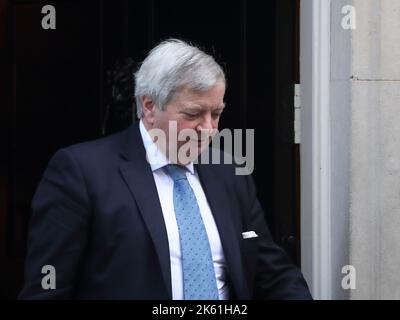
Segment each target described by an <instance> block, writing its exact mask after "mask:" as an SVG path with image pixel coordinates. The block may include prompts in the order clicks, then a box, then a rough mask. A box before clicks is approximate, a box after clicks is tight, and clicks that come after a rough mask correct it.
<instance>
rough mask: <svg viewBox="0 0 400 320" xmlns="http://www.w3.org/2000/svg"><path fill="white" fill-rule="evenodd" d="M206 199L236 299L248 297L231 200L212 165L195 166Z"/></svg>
mask: <svg viewBox="0 0 400 320" xmlns="http://www.w3.org/2000/svg"><path fill="white" fill-rule="evenodd" d="M196 167H197V171H198V174H199V177H200V182H201V184H202V187H203V190H204V192H205V194H206V196H207V201H208V203H209V205H210V207H211V211H212V213H213V216H214V219H215V223H216V224H217V228H218V232H219V236H220V239H221V242H222V247H223V250H224V255H225V259H226V263H227V267H228V271H229V274H230V278H231V281H232V285H233V288H234V290H235V293H236V298H237V299H249V298H250V294H249V290H248V287H247V284H246V283H245V281H244V280H245V275H244V271H243V264H242V259H241V254H240V245H239V237H238V236H239V235H238V234H237V231H235V227H234V225H233V221H232V219H233V217H232V216H231V210H230V207H229V204H230V203H231V200H230V199H229V197H228V195H227V194H226V192H225V187H224V186H223V185H222V183H221V179H218V176H217V175H216V174H215V173H214V172H213V170H212V165H205V164H199V165H197V166H196Z"/></svg>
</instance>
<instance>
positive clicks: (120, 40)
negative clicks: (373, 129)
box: [0, 0, 300, 298]
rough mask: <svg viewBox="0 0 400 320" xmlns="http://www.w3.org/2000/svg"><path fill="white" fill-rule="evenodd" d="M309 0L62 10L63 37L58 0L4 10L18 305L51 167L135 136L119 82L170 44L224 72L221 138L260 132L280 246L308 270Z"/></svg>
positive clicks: (8, 281)
mask: <svg viewBox="0 0 400 320" xmlns="http://www.w3.org/2000/svg"><path fill="white" fill-rule="evenodd" d="M298 2H299V1H294V0H274V1H268V2H267V1H264V2H261V1H259V2H254V1H245V0H232V1H228V0H227V1H211V0H204V1H201V2H200V3H199V4H198V5H195V4H192V3H190V4H188V2H185V1H176V0H174V1H161V0H158V1H156V0H150V1H146V0H140V1H139V0H138V1H128V0H115V1H112V2H111V1H96V2H94V1H84V0H81V1H66V0H64V1H52V5H53V6H54V7H55V9H56V23H57V24H56V29H55V30H43V29H42V27H41V19H42V17H43V14H42V13H41V9H42V7H43V6H44V5H46V4H48V3H47V2H45V1H34V0H32V1H28V0H25V1H22V0H18V1H17V0H14V1H11V0H8V1H5V2H4V4H2V7H1V8H0V10H1V11H0V15H1V16H0V18H1V19H0V23H1V24H2V25H1V27H2V28H0V30H4V32H2V33H1V34H0V46H1V56H0V63H1V66H2V67H3V69H4V70H5V71H6V72H2V73H1V74H0V81H1V82H0V83H1V87H2V89H5V90H2V91H1V96H0V99H1V102H0V104H1V106H2V108H1V109H0V112H1V116H0V121H1V126H0V127H1V141H0V142H1V148H2V154H3V155H4V157H1V165H0V228H1V232H0V235H1V239H0V241H1V247H0V258H1V261H0V273H1V274H2V275H4V276H3V278H2V279H1V281H0V283H1V287H0V296H1V297H5V298H14V297H16V295H17V293H18V291H19V289H20V287H21V285H22V281H23V258H24V250H25V240H26V227H27V222H28V219H29V216H30V203H31V200H32V196H33V193H34V191H35V189H36V187H37V184H38V182H39V179H40V177H41V175H42V173H43V171H44V169H45V167H46V165H47V162H48V160H49V158H50V157H51V155H52V154H53V153H54V152H55V151H56V150H57V149H59V148H60V147H63V146H67V145H70V144H73V143H77V142H81V141H85V140H89V139H94V138H97V137H101V136H102V135H104V134H110V133H112V132H114V131H117V130H120V129H123V128H124V127H126V126H127V125H128V124H129V122H130V121H131V118H130V114H129V110H130V100H129V97H127V99H126V100H125V101H122V102H121V101H120V102H115V101H113V96H112V95H111V94H110V76H109V74H110V72H111V71H113V70H114V71H115V64H116V62H117V61H120V62H121V61H122V63H124V62H125V61H126V59H127V58H131V59H132V61H133V62H132V64H131V65H130V67H132V66H134V65H135V62H140V61H141V60H142V59H143V58H144V56H145V54H146V52H147V51H148V50H149V49H150V48H151V47H153V46H154V45H155V44H156V43H157V42H159V41H160V40H163V39H166V38H170V37H178V38H181V39H184V40H189V41H192V42H194V43H197V44H199V45H200V46H201V47H202V48H204V49H205V50H206V51H207V52H209V53H212V54H213V55H214V56H215V57H216V58H217V60H218V61H219V62H220V63H221V64H222V65H223V66H224V68H225V70H226V72H227V80H228V90H227V94H226V103H227V108H226V110H225V111H224V114H223V118H222V119H221V126H220V129H223V128H230V129H234V128H242V129H245V128H253V129H255V171H254V173H253V175H254V178H255V182H256V185H257V188H258V196H259V199H260V202H261V204H262V206H263V208H264V210H265V214H266V219H267V221H268V223H269V226H270V229H271V231H272V234H273V236H274V238H275V240H276V242H277V243H278V244H279V245H281V246H282V247H284V248H285V250H286V251H287V252H288V254H289V255H290V257H291V258H292V259H293V261H294V262H295V263H297V264H299V261H300V260H299V257H300V252H299V245H298V243H299V241H300V238H299V232H298V229H299V212H298V210H297V209H296V208H298V201H297V199H298V194H299V192H298V189H296V185H297V182H298V180H297V177H298V172H296V159H297V157H296V155H297V151H296V146H295V145H294V136H293V116H294V112H293V95H294V91H293V90H294V89H293V85H294V83H295V82H296V79H298V63H297V61H298V50H297V46H296V43H297V40H298V36H297V34H298V28H297V27H296V26H297V22H298ZM124 103H125V104H124ZM127 110H128V111H127Z"/></svg>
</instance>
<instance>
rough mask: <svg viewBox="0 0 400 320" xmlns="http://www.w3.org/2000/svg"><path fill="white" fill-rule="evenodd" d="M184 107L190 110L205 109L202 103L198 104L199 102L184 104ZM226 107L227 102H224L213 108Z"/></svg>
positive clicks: (220, 108)
mask: <svg viewBox="0 0 400 320" xmlns="http://www.w3.org/2000/svg"><path fill="white" fill-rule="evenodd" d="M184 108H185V109H190V110H199V111H201V110H203V109H204V108H203V107H202V106H201V105H198V104H194V105H187V106H184ZM224 108H225V102H223V103H222V104H220V105H219V106H217V107H215V108H213V109H215V110H222V109H224Z"/></svg>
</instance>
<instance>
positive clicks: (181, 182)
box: [164, 164, 219, 300]
mask: <svg viewBox="0 0 400 320" xmlns="http://www.w3.org/2000/svg"><path fill="white" fill-rule="evenodd" d="M164 170H165V172H166V173H167V174H168V175H169V176H170V177H171V178H172V179H173V180H174V192H173V198H174V209H175V216H176V221H177V224H178V229H179V238H180V244H181V254H182V270H183V292H184V299H185V300H218V299H219V296H218V289H217V282H216V279H215V272H214V266H213V261H212V255H211V249H210V243H209V242H208V237H207V233H206V229H205V227H204V223H203V219H202V218H201V214H200V209H199V206H198V204H197V200H196V196H195V194H194V192H193V190H192V187H191V186H190V184H189V181H188V180H187V178H186V174H185V170H186V168H185V167H182V166H179V165H173V164H170V165H167V166H165V167H164Z"/></svg>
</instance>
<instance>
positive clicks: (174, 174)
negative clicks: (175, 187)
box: [164, 164, 186, 181]
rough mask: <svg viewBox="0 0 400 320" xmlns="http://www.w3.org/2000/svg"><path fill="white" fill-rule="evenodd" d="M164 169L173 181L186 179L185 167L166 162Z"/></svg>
mask: <svg viewBox="0 0 400 320" xmlns="http://www.w3.org/2000/svg"><path fill="white" fill-rule="evenodd" d="M164 171H165V172H166V173H167V174H168V175H169V176H170V177H171V178H172V180H174V181H178V180H182V179H185V180H186V168H185V167H183V166H180V165H177V164H168V165H166V166H165V167H164Z"/></svg>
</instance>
